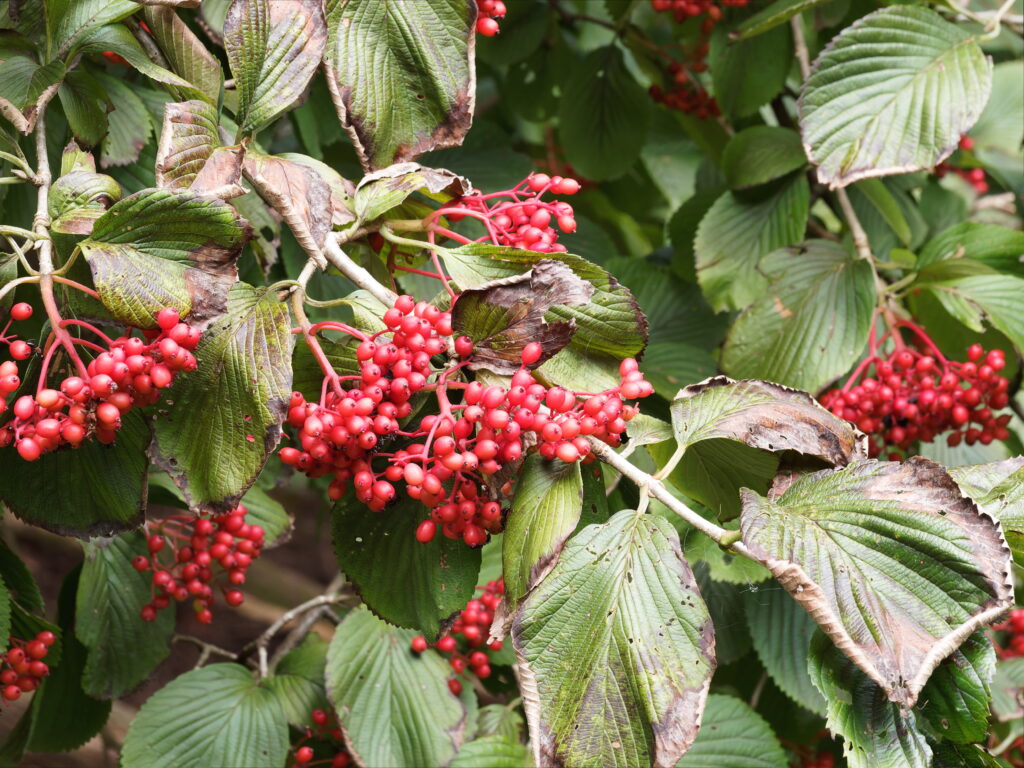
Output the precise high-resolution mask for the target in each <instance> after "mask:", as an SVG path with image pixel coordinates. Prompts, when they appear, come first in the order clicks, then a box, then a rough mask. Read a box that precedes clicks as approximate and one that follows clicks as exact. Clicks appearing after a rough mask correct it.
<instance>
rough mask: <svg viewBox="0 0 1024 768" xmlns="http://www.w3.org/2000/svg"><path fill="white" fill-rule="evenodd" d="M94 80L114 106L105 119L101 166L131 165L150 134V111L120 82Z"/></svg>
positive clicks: (115, 80)
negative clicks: (107, 127) (106, 127)
mask: <svg viewBox="0 0 1024 768" xmlns="http://www.w3.org/2000/svg"><path fill="white" fill-rule="evenodd" d="M97 78H98V79H99V81H100V84H101V85H102V86H103V87H104V88H105V89H106V92H107V98H108V99H110V103H111V104H113V105H114V111H113V112H111V113H110V114H109V115H108V116H107V123H108V126H109V130H108V131H107V135H106V136H104V137H103V143H102V144H101V153H100V164H101V165H102V166H103V167H104V168H109V167H110V166H112V165H129V164H130V163H134V162H135V161H136V160H138V159H139V153H140V152H142V148H143V147H145V146H146V145H147V144H148V143H149V138H150V136H151V135H152V134H153V123H152V121H151V120H150V119H149V111H148V110H147V109H146V105H145V104H143V103H142V99H140V98H139V97H138V96H137V95H136V93H135V90H133V89H132V88H131V87H130V86H129V85H128V84H126V83H125V82H124V81H123V80H121V79H119V78H116V77H111V76H110V75H97Z"/></svg>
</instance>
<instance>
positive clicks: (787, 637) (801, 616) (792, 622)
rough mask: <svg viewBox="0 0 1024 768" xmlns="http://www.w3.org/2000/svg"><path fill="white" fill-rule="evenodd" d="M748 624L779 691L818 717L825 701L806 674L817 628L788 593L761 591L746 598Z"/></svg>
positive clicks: (761, 658) (755, 643) (761, 656)
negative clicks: (812, 638)
mask: <svg viewBox="0 0 1024 768" xmlns="http://www.w3.org/2000/svg"><path fill="white" fill-rule="evenodd" d="M746 609H747V625H748V626H749V627H750V637H751V639H752V640H753V643H754V650H755V651H757V657H758V658H759V659H760V660H761V663H762V664H763V665H764V668H765V671H767V672H768V674H769V675H771V676H772V680H773V681H774V682H775V684H776V685H777V686H779V689H780V690H781V691H782V692H783V693H784V694H786V695H787V696H789V698H791V699H792V700H793V701H795V702H796V703H797V704H799V705H800V706H802V707H805V708H806V709H809V710H810V711H811V712H814V713H815V714H818V715H824V714H825V700H824V699H823V698H822V697H821V694H820V693H818V689H817V688H815V687H814V684H813V683H812V682H811V678H810V675H808V673H807V656H808V653H809V652H810V645H811V637H812V636H813V635H814V630H815V629H816V626H815V624H814V621H813V620H812V619H811V617H810V616H808V615H807V611H805V610H804V609H803V608H802V607H801V606H800V603H798V602H797V601H796V600H794V599H793V598H791V597H790V596H789V595H788V594H787V593H786V591H785V590H782V589H777V588H767V589H759V590H757V591H756V592H748V593H747V596H746Z"/></svg>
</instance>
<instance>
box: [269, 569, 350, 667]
mask: <svg viewBox="0 0 1024 768" xmlns="http://www.w3.org/2000/svg"><path fill="white" fill-rule="evenodd" d="M344 586H345V577H344V576H343V575H342V574H341V573H339V574H338V575H337V576H335V577H334V579H333V580H332V581H331V583H330V584H328V585H327V589H326V590H324V595H327V596H329V597H337V596H338V595H340V594H341V590H342V588H343V587H344ZM328 612H330V609H329V608H327V607H326V606H325V607H322V608H317V609H316V610H313V611H310V612H309V613H307V614H306V615H305V616H303V617H302V621H300V622H299V623H298V624H296V625H295V628H294V629H292V631H291V632H289V633H288V634H287V635H286V636H285V638H284V640H282V641H281V644H280V645H279V646H278V647H277V650H275V651H274V655H273V656H271V657H270V669H274V668H275V667H276V666H277V665H278V663H279V662H280V661H281V659H282V658H284V656H285V654H287V653H288V652H289V651H291V650H292V649H293V648H295V646H297V645H298V644H299V643H301V642H302V640H303V638H305V636H306V635H308V634H309V631H310V630H311V629H312V628H313V625H314V624H316V623H317V622H318V621H319V620H320V618H321V617H322V616H323V615H324V614H325V613H328Z"/></svg>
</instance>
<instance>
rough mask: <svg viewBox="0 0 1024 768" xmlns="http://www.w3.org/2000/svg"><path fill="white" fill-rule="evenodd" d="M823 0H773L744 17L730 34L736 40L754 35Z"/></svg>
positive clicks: (824, 0)
mask: <svg viewBox="0 0 1024 768" xmlns="http://www.w3.org/2000/svg"><path fill="white" fill-rule="evenodd" d="M823 2H827V0H775V2H773V3H772V4H771V5H769V6H768V7H767V8H763V9H761V10H760V11H758V12H757V13H755V14H754V15H753V16H750V17H748V18H746V19H744V20H743V21H742V22H741V23H740V24H739V26H737V27H736V31H735V32H733V33H732V34H733V35H734V36H735V37H736V39H737V40H746V39H747V38H751V37H756V36H757V35H760V34H762V33H764V32H767V31H768V30H769V29H773V28H775V27H777V26H779V25H780V24H785V23H786V22H787V21H789V20H790V19H791V18H793V17H794V16H796V15H797V14H799V13H803V12H804V11H807V10H810V9H811V8H813V7H814V6H816V5H821V4H822V3H823Z"/></svg>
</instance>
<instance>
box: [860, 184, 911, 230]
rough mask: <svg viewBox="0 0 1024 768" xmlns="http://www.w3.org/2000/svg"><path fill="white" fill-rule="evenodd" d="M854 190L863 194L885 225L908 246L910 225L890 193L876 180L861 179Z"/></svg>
mask: <svg viewBox="0 0 1024 768" xmlns="http://www.w3.org/2000/svg"><path fill="white" fill-rule="evenodd" d="M856 189H857V190H858V191H860V192H861V193H863V194H864V197H866V198H867V199H868V201H869V202H870V203H871V205H873V206H874V207H875V209H876V210H877V211H878V212H879V213H880V214H881V215H882V218H883V219H885V223H886V224H888V225H889V226H890V227H892V231H893V232H895V233H896V236H897V237H898V238H899V239H900V240H901V241H903V244H904V245H906V246H910V241H911V237H913V235H912V233H911V231H910V225H909V224H908V223H907V220H906V218H905V217H904V216H903V211H901V210H900V206H899V204H898V203H897V202H896V198H894V197H893V195H892V192H890V191H889V189H888V188H887V187H886V186H885V184H883V183H882V182H881V181H879V180H878V179H862V180H861V181H858V182H857V185H856Z"/></svg>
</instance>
